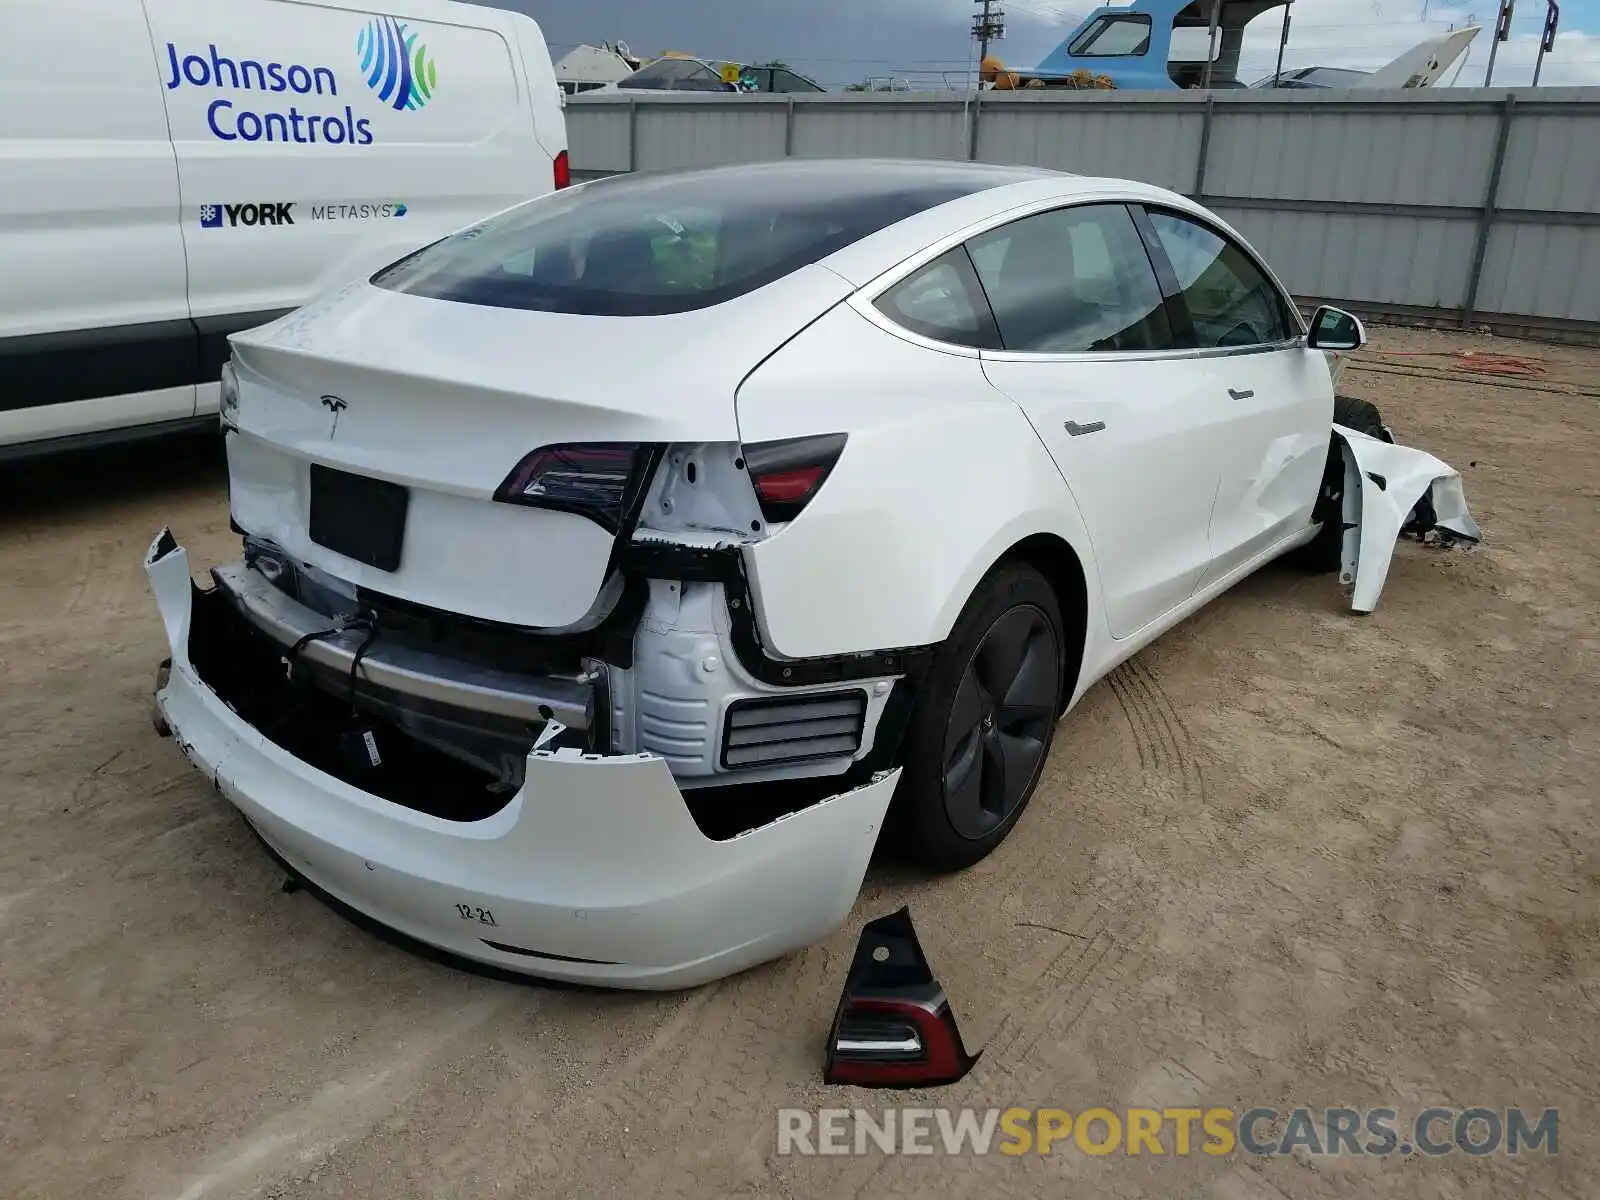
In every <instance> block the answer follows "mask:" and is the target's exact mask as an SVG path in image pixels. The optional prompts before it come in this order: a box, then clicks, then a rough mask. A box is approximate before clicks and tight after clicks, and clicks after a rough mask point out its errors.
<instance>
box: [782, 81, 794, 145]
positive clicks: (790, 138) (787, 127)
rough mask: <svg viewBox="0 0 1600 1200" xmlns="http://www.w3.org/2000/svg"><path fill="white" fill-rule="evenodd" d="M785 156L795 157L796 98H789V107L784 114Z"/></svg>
mask: <svg viewBox="0 0 1600 1200" xmlns="http://www.w3.org/2000/svg"><path fill="white" fill-rule="evenodd" d="M783 156H784V157H785V158H793V157H794V96H793V95H791V96H790V97H789V104H788V107H787V108H786V109H785V110H784V114H783Z"/></svg>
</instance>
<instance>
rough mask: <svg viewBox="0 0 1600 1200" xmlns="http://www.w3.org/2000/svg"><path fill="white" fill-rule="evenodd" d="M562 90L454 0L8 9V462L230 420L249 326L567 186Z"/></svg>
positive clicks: (39, 4) (0, 410) (119, 1)
mask: <svg viewBox="0 0 1600 1200" xmlns="http://www.w3.org/2000/svg"><path fill="white" fill-rule="evenodd" d="M561 99H562V98H561V95H560V90H559V88H558V87H557V85H556V80H555V73H554V71H553V69H552V67H551V63H550V54H549V51H548V49H547V48H546V46H545V41H544V36H543V34H542V33H541V32H540V30H539V27H538V25H537V24H535V23H534V21H533V20H532V19H531V18H529V17H526V16H523V15H521V14H517V13H510V12H502V11H500V10H497V9H491V8H480V7H477V6H475V5H470V4H460V3H453V2H451V0H393V3H392V6H390V7H386V8H384V9H383V10H381V11H379V10H373V9H367V8H360V7H357V6H355V5H354V4H351V3H347V2H345V0H317V2H311V0H226V2H225V3H224V2H222V0H3V3H0V163H3V164H4V165H3V167H0V459H3V458H14V457H20V456H23V455H29V454H35V453H43V452H47V451H49V450H53V449H56V448H60V447H64V446H67V445H72V444H82V443H88V442H102V441H115V440H122V439H124V438H129V437H135V436H143V435H146V434H149V433H157V432H163V431H168V430H178V429H182V428H186V427H188V426H191V425H193V426H197V427H198V426H203V425H209V424H214V423H215V420H216V418H215V415H214V414H215V412H216V408H217V387H216V382H217V379H218V377H219V375H220V373H221V368H222V364H223V362H224V361H225V360H226V358H227V354H228V345H227V337H228V335H229V334H230V333H234V332H236V331H238V330H241V329H248V328H251V327H253V326H256V325H261V324H264V323H265V322H267V321H268V320H270V319H272V318H274V317H277V316H280V315H282V314H283V313H284V312H286V311H288V310H290V309H293V308H296V307H298V306H300V305H301V304H303V303H305V302H306V301H307V300H309V299H310V298H311V297H312V296H313V295H315V294H316V293H318V292H320V291H323V290H325V289H327V288H329V287H333V286H336V285H338V284H339V283H342V282H344V281H346V280H348V279H352V278H357V277H360V276H362V275H364V274H367V273H369V272H371V271H374V270H376V269H377V268H379V267H381V266H383V265H385V264H387V263H389V262H392V261H394V260H395V259H397V258H399V257H401V256H402V255H404V254H406V253H408V252H410V251H411V250H414V249H416V248H418V247H419V246H422V245H425V244H427V243H429V242H432V241H434V240H436V239H438V238H440V237H442V236H444V235H445V234H447V233H449V232H451V231H452V230H455V229H459V228H461V227H462V226H464V225H468V224H470V223H472V222H473V221H475V220H478V219H480V218H482V217H484V216H487V215H489V214H490V213H494V212H498V211H500V210H501V209H504V208H507V207H509V206H510V205H512V204H515V203H518V202H520V201H523V200H526V199H528V198H530V197H532V196H537V195H541V194H544V193H547V192H549V191H551V190H552V189H553V188H558V187H563V186H565V185H566V183H567V181H568V168H567V153H566V146H567V140H566V126H565V122H564V120H563V116H562V111H561Z"/></svg>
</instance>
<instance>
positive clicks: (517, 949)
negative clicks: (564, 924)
mask: <svg viewBox="0 0 1600 1200" xmlns="http://www.w3.org/2000/svg"><path fill="white" fill-rule="evenodd" d="M478 940H479V941H480V942H482V943H483V944H484V945H485V946H487V947H489V949H491V950H498V951H500V953H501V954H520V955H521V956H522V957H523V958H542V959H544V960H545V961H547V962H564V963H582V964H583V965H584V966H586V967H620V966H621V965H622V964H621V963H615V962H612V961H611V960H610V959H606V958H573V957H571V956H570V955H566V954H546V953H545V952H544V951H543V950H524V949H523V948H522V947H521V946H510V945H507V944H506V943H505V942H491V941H490V940H489V939H488V938H479V939H478Z"/></svg>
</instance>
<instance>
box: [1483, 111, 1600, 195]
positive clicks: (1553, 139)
mask: <svg viewBox="0 0 1600 1200" xmlns="http://www.w3.org/2000/svg"><path fill="white" fill-rule="evenodd" d="M1500 207H1501V208H1543V209H1554V210H1557V211H1561V212H1600V114H1597V115H1596V116H1591V117H1575V116H1550V117H1546V116H1538V115H1535V113H1519V114H1518V115H1517V119H1516V123H1515V124H1514V125H1513V126H1512V137H1511V144H1510V145H1509V146H1507V147H1506V168H1505V174H1504V176H1503V177H1502V179H1501V181H1500Z"/></svg>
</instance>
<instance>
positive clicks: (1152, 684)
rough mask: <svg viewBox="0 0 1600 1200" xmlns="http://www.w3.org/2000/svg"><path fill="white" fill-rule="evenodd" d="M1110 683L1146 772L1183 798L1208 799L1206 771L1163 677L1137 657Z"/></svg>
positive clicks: (1113, 677) (1125, 664) (1113, 674)
mask: <svg viewBox="0 0 1600 1200" xmlns="http://www.w3.org/2000/svg"><path fill="white" fill-rule="evenodd" d="M1107 680H1108V681H1109V682H1110V683H1111V686H1112V691H1113V693H1114V694H1115V695H1116V697H1117V703H1118V704H1119V705H1120V706H1121V708H1122V714H1123V717H1124V719H1126V721H1127V722H1128V728H1129V731H1130V732H1131V734H1132V736H1133V740H1134V743H1135V745H1136V746H1137V747H1138V748H1139V763H1140V766H1141V767H1143V768H1144V769H1145V771H1146V773H1147V774H1148V773H1152V772H1154V773H1156V774H1158V775H1162V776H1165V777H1167V778H1168V779H1171V780H1172V781H1173V782H1175V783H1176V784H1177V785H1178V788H1179V791H1180V793H1181V794H1183V795H1189V796H1193V797H1195V798H1197V799H1199V800H1201V801H1204V800H1205V799H1206V798H1207V795H1208V792H1207V788H1206V779H1205V771H1204V769H1203V768H1202V766H1201V764H1200V760H1199V757H1198V755H1197V754H1196V753H1195V749H1194V741H1193V738H1192V737H1191V736H1190V734H1189V726H1188V725H1187V723H1185V721H1184V719H1183V717H1182V716H1181V715H1180V714H1179V713H1178V710H1177V709H1176V708H1175V707H1174V706H1173V703H1172V700H1171V698H1170V697H1169V696H1168V695H1167V692H1166V689H1165V688H1163V687H1162V686H1161V680H1160V678H1159V677H1158V676H1157V675H1156V674H1155V672H1154V671H1152V670H1151V669H1150V667H1149V666H1148V665H1147V664H1145V663H1142V662H1140V661H1139V660H1138V659H1137V658H1135V659H1130V660H1129V661H1128V662H1125V663H1123V664H1122V666H1120V667H1118V668H1117V669H1116V670H1115V671H1113V672H1112V673H1111V674H1110V675H1109V676H1107Z"/></svg>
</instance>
